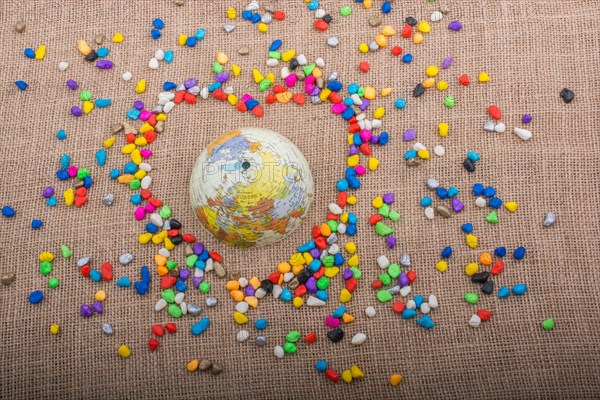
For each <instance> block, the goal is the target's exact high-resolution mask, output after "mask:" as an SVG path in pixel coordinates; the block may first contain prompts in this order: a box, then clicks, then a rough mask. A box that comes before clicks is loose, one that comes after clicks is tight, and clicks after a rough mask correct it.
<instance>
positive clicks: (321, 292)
mask: <svg viewBox="0 0 600 400" xmlns="http://www.w3.org/2000/svg"><path fill="white" fill-rule="evenodd" d="M315 296H317V298H318V299H319V300H323V301H327V300H328V299H329V295H328V294H327V292H326V291H324V290H317V293H315Z"/></svg>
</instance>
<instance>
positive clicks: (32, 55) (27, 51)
mask: <svg viewBox="0 0 600 400" xmlns="http://www.w3.org/2000/svg"><path fill="white" fill-rule="evenodd" d="M23 54H25V57H27V58H35V50H34V49H32V48H31V47H28V48H26V49H25V51H23Z"/></svg>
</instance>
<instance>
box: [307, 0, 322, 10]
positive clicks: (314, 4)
mask: <svg viewBox="0 0 600 400" xmlns="http://www.w3.org/2000/svg"><path fill="white" fill-rule="evenodd" d="M307 7H308V9H309V10H311V11H314V10H316V9H317V8H319V1H318V0H311V1H310V2H309V3H308V4H307Z"/></svg>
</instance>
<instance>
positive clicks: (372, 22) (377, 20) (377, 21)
mask: <svg viewBox="0 0 600 400" xmlns="http://www.w3.org/2000/svg"><path fill="white" fill-rule="evenodd" d="M369 25H371V26H373V27H374V26H379V25H381V18H379V17H371V18H369Z"/></svg>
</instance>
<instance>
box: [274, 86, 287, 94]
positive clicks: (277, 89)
mask: <svg viewBox="0 0 600 400" xmlns="http://www.w3.org/2000/svg"><path fill="white" fill-rule="evenodd" d="M286 90H287V88H286V87H285V86H283V85H275V86H273V93H283V92H285V91H286Z"/></svg>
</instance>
